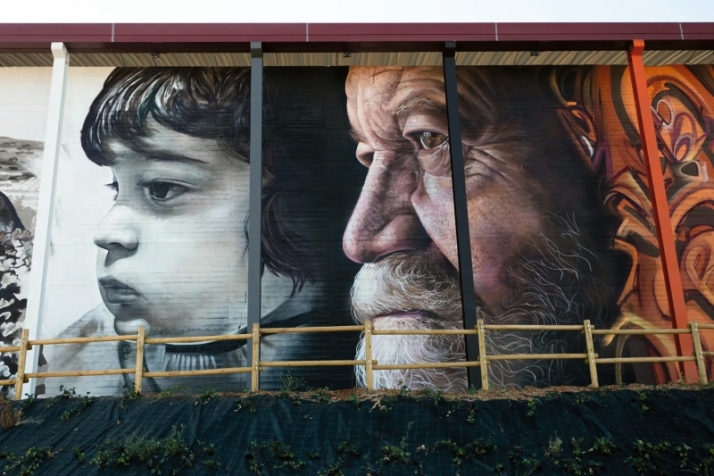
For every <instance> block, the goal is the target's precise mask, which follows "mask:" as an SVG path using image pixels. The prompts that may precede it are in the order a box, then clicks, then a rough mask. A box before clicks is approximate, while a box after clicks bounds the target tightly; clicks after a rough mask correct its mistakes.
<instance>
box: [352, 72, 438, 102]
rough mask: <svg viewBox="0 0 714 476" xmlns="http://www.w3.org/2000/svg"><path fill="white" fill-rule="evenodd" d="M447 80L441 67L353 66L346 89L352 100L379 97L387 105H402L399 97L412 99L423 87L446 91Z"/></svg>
mask: <svg viewBox="0 0 714 476" xmlns="http://www.w3.org/2000/svg"><path fill="white" fill-rule="evenodd" d="M443 82H444V81H443V73H442V71H441V68H438V67H416V66H415V67H389V66H373V67H352V68H350V74H349V76H348V77H347V85H346V92H347V98H348V102H355V101H359V102H362V103H368V102H370V101H373V100H379V102H380V103H381V104H384V105H385V106H386V105H390V106H392V107H398V106H399V104H393V102H394V101H395V100H396V101H397V102H399V101H403V100H408V97H406V96H408V95H410V94H411V95H415V94H416V95H418V94H419V93H420V90H422V89H426V90H429V91H430V92H432V93H437V94H439V93H440V94H441V95H443Z"/></svg>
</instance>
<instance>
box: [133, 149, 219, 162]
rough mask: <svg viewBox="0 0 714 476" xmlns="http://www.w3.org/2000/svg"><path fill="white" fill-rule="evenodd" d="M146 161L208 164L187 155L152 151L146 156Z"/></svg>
mask: <svg viewBox="0 0 714 476" xmlns="http://www.w3.org/2000/svg"><path fill="white" fill-rule="evenodd" d="M146 160H161V161H165V162H188V163H198V164H207V163H208V162H206V161H205V160H201V159H196V158H194V157H187V156H185V155H180V154H175V153H173V152H161V151H152V152H150V153H147V154H146Z"/></svg>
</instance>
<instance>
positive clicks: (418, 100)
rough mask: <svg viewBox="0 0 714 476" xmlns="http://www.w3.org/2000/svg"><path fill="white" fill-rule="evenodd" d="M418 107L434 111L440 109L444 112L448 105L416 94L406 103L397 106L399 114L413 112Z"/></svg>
mask: <svg viewBox="0 0 714 476" xmlns="http://www.w3.org/2000/svg"><path fill="white" fill-rule="evenodd" d="M417 109H430V110H432V111H439V112H444V113H445V112H446V107H445V106H444V105H443V104H440V103H436V102H434V101H432V100H431V99H428V98H424V97H421V96H416V97H413V98H411V99H410V100H409V101H407V102H405V103H404V104H402V105H400V106H399V107H398V108H397V115H399V114H404V113H405V112H411V111H414V110H417Z"/></svg>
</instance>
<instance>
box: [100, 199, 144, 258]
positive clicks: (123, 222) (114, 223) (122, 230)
mask: <svg viewBox="0 0 714 476" xmlns="http://www.w3.org/2000/svg"><path fill="white" fill-rule="evenodd" d="M94 243H95V244H96V245H97V246H99V247H100V248H104V249H105V250H107V251H115V250H116V251H118V250H119V249H124V250H127V251H134V250H135V249H136V248H137V247H138V246H139V235H138V234H137V231H136V222H135V221H134V220H132V210H131V208H129V207H128V206H125V205H114V207H112V209H111V210H110V211H109V213H108V214H107V216H106V217H104V219H103V220H102V221H101V223H100V224H99V226H98V227H97V230H96V231H95V232H94Z"/></svg>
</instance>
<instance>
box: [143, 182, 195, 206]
mask: <svg viewBox="0 0 714 476" xmlns="http://www.w3.org/2000/svg"><path fill="white" fill-rule="evenodd" d="M140 186H141V187H143V188H144V190H146V193H147V194H148V195H149V198H151V200H153V201H154V202H157V203H165V202H168V201H170V200H173V199H175V198H177V197H179V196H181V195H183V194H184V193H186V192H187V191H188V188H186V187H184V186H183V185H178V184H175V183H171V182H161V181H156V182H148V183H142V184H140Z"/></svg>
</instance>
